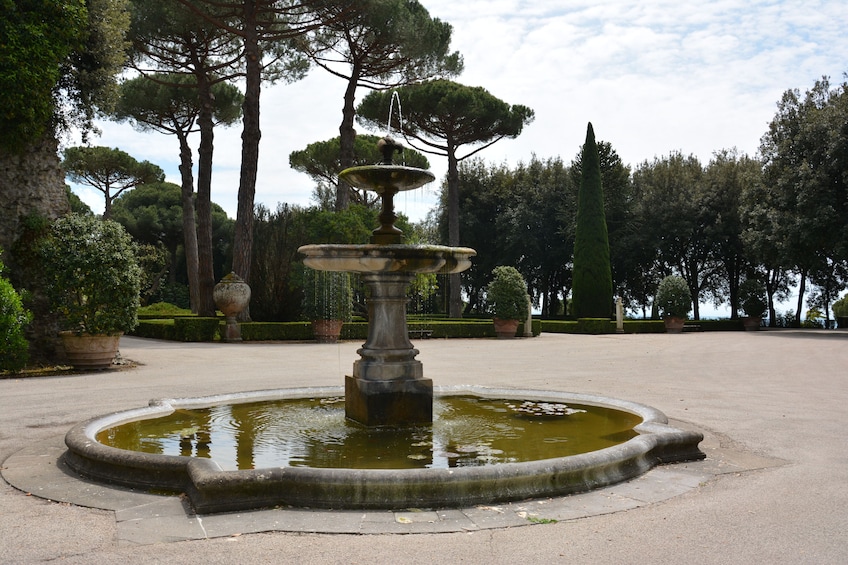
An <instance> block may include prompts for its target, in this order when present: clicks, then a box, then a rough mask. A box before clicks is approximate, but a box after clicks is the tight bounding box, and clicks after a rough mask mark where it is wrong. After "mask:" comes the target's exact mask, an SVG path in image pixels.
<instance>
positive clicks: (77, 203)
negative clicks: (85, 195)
mask: <svg viewBox="0 0 848 565" xmlns="http://www.w3.org/2000/svg"><path fill="white" fill-rule="evenodd" d="M65 194H66V195H67V196H68V203H69V204H70V205H71V212H73V213H74V214H80V215H82V216H93V215H94V212H92V211H91V206H89V205H88V204H86V203H85V202H83V201H82V200H81V199H80V197H79V196H77V195H76V194H74V193H73V192H72V191H71V187H70V186H68V185H65Z"/></svg>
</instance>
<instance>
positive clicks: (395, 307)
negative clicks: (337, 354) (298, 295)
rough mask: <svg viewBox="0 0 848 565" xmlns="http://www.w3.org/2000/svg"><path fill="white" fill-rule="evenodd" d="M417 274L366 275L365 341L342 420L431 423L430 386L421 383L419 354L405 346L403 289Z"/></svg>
mask: <svg viewBox="0 0 848 565" xmlns="http://www.w3.org/2000/svg"><path fill="white" fill-rule="evenodd" d="M414 276H415V275H414V274H413V273H405V272H378V273H364V274H363V275H362V281H363V282H364V283H365V287H366V289H367V292H368V299H367V303H368V318H369V320H370V323H369V324H368V339H367V340H366V342H365V344H364V345H363V346H362V347H361V348H360V349H359V350H358V351H357V353H359V356H360V359H358V360H357V361H355V362H354V364H353V375H348V376H347V377H346V379H345V415H346V416H347V417H348V418H349V419H351V420H354V421H356V422H360V423H362V424H364V425H366V426H387V425H393V426H404V425H410V424H421V423H430V422H432V421H433V381H432V380H431V379H426V378H424V371H423V367H422V365H421V362H420V361H418V360H416V359H415V356H416V355H418V350H417V349H415V348H414V347H413V346H412V343H411V342H410V341H409V335H408V330H407V325H406V304H407V302H409V299H408V298H407V296H406V290H407V288H408V286H409V283H410V282H411V281H412V279H413V277H414Z"/></svg>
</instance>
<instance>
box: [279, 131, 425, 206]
mask: <svg viewBox="0 0 848 565" xmlns="http://www.w3.org/2000/svg"><path fill="white" fill-rule="evenodd" d="M379 139H380V138H379V137H377V136H376V135H359V136H357V137H356V140H355V141H354V159H353V162H352V164H350V165H348V166H359V165H373V164H374V163H378V162H379V161H380V160H381V159H382V155H381V153H380V151H379V149H377V142H378V141H379ZM340 143H341V142H340V139H339V138H338V137H334V138H333V139H330V140H328V141H316V142H315V143H310V144H309V145H307V146H306V149H301V150H300V151H292V152H291V154H289V164H290V165H291V167H292V168H293V169H294V170H296V171H300V172H302V173H306V174H308V175H309V176H310V177H312V180H314V181H315V183H316V185H317V186H316V187H315V199H316V200H317V201H318V203H319V204H320V205H321V207H322V208H328V209H329V208H333V207H334V205H333V202H334V201H335V199H336V194H337V190H336V188H337V186H338V183H339V173H340V172H341V171H342V170H344V169H345V168H346V167H344V166H342V164H341V149H340ZM403 161H404V163H405V164H406V165H407V166H410V167H418V168H420V169H427V168H429V167H430V163H429V162H428V161H427V157H425V156H424V155H422V154H421V153H419V152H418V151H415V150H413V149H406V150H404V152H403ZM372 194H373V196H372V197H371V198H370V199H369V196H368V193H367V191H364V190H363V191H361V192H360V191H358V190H355V189H351V196H352V197H353V199H354V202H355V203H356V204H362V205H364V206H372V205H374V204H375V202H377V201H379V196H378V195H377V194H376V193H372Z"/></svg>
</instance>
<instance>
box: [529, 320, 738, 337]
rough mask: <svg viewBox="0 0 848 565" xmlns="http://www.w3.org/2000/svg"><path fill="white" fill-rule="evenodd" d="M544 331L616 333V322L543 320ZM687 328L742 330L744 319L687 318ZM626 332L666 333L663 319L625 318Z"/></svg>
mask: <svg viewBox="0 0 848 565" xmlns="http://www.w3.org/2000/svg"><path fill="white" fill-rule="evenodd" d="M541 322H542V324H541V325H542V331H543V332H546V333H560V334H593V335H598V334H606V333H615V322H614V321H612V320H606V319H602V318H581V319H579V320H541ZM686 328H691V331H705V332H726V331H742V330H744V329H745V328H744V327H743V326H742V320H687V321H686ZM624 333H628V334H648V333H665V323H664V322H663V321H662V320H624Z"/></svg>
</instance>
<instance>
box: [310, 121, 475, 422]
mask: <svg viewBox="0 0 848 565" xmlns="http://www.w3.org/2000/svg"><path fill="white" fill-rule="evenodd" d="M379 147H380V150H381V151H382V153H383V161H382V162H381V163H380V164H378V165H368V166H363V167H353V168H350V169H346V170H344V171H342V172H341V174H340V175H339V177H340V178H341V179H343V180H345V181H346V182H348V183H349V184H350V185H351V186H354V187H356V188H360V189H365V190H373V191H376V192H377V193H378V194H379V195H380V197H381V199H382V211H381V212H380V216H379V219H380V227H379V228H377V229H375V230H374V232H373V235H372V236H371V243H370V244H368V245H305V246H303V247H301V248H300V249H299V250H298V251H299V252H300V253H302V254H304V255H305V256H306V259H305V260H304V264H305V265H306V266H307V267H311V268H313V269H317V270H321V271H347V272H357V273H361V276H362V281H363V282H364V283H365V286H366V289H367V292H368V298H367V304H368V319H369V324H368V339H367V341H366V342H365V344H364V345H363V346H362V348H361V349H360V350H359V351H358V353H359V355H360V359H359V360H357V361H356V362H355V363H354V365H353V374H352V375H348V376H347V378H346V380H345V414H346V415H347V417H348V418H349V419H351V420H354V421H356V422H359V423H361V424H364V425H366V426H405V425H410V424H420V423H430V422H432V421H433V381H432V379H428V378H425V377H424V373H423V370H422V366H421V362H420V361H418V360H416V359H415V356H416V355H418V350H417V349H415V348H414V347H413V346H412V343H411V342H410V341H409V331H408V329H407V323H406V305H407V302H408V298H407V294H406V293H407V289H408V287H409V283H410V282H412V279H413V278H414V277H415V275H416V274H417V273H458V272H461V271H464V270H465V269H467V268H468V267H470V266H471V261H470V258H471V257H473V256H474V255H476V252H475V251H474V250H473V249H469V248H467V247H442V246H438V245H402V244H401V236H402V232H401V230H399V229H398V228H397V227H396V226H395V225H394V224H395V221H396V220H397V215H396V214H395V211H394V197H395V195H396V194H397V193H398V192H400V191H402V190H412V189H415V188H418V187H420V186H422V185H423V184H426V183H428V182H431V181H432V180H433V178H434V177H433V174H432V173H430V172H429V171H425V170H423V169H416V168H412V167H402V166H396V165H394V164H393V163H392V156H393V154H394V153H395V152H400V151H402V147H401V146H400V145H399V144H397V143H396V142H395V141H394V140H392V139H391V138H389V137H385V138H383V139H381V140H380V144H379Z"/></svg>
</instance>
